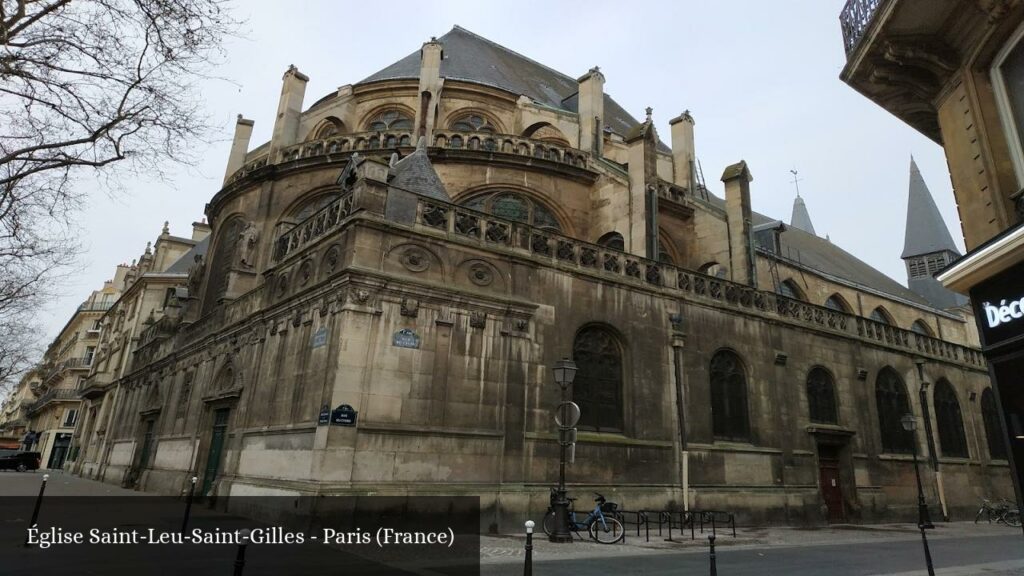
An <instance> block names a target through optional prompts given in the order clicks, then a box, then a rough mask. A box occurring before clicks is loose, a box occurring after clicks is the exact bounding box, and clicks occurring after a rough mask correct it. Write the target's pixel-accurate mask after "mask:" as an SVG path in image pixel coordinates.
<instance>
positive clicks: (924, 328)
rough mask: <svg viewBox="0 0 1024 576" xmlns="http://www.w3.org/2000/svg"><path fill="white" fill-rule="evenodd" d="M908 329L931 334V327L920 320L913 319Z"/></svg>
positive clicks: (922, 333)
mask: <svg viewBox="0 0 1024 576" xmlns="http://www.w3.org/2000/svg"><path fill="white" fill-rule="evenodd" d="M910 329H911V330H912V331H914V332H917V333H918V334H921V335H924V336H931V335H932V329H931V328H929V327H928V325H927V324H925V323H924V321H922V320H914V323H913V324H911V325H910Z"/></svg>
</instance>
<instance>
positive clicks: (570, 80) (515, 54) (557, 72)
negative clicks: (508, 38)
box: [449, 24, 578, 98]
mask: <svg viewBox="0 0 1024 576" xmlns="http://www.w3.org/2000/svg"><path fill="white" fill-rule="evenodd" d="M455 30H459V31H460V32H464V33H466V34H469V35H470V36H472V37H473V38H476V39H477V40H482V41H483V42H486V43H487V44H490V45H492V46H494V47H495V48H500V49H502V50H504V51H505V52H508V53H509V54H512V55H513V56H516V57H518V58H522V59H523V60H526V61H527V62H529V63H531V64H536V65H537V66H540V67H541V68H543V69H545V70H547V71H549V72H551V73H553V74H557V75H558V76H561V77H562V78H564V79H566V80H568V81H569V82H571V83H573V84H578V82H577V81H576V79H575V78H573V77H572V76H569V75H568V74H566V73H565V72H560V71H558V70H555V69H554V68H552V67H550V66H547V65H546V64H541V63H540V62H537V61H536V60H534V59H533V58H530V57H529V56H524V55H523V54H520V53H519V52H516V51H515V50H513V49H511V48H509V47H507V46H502V45H501V44H498V43H497V42H495V41H494V40H491V39H489V38H484V37H483V36H481V35H479V34H477V33H476V32H473V31H471V30H467V29H465V28H463V27H462V26H459V25H458V24H454V25H453V26H452V31H455ZM450 33H451V32H449V34H450ZM569 96H571V94H570V95H569ZM565 98H568V96H566V97H565Z"/></svg>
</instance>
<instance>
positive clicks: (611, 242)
mask: <svg viewBox="0 0 1024 576" xmlns="http://www.w3.org/2000/svg"><path fill="white" fill-rule="evenodd" d="M597 243H598V244H600V245H601V246H604V247H605V248H611V249H612V250H619V251H620V252H622V251H625V250H626V240H625V239H624V238H623V237H622V234H619V233H618V232H609V233H607V234H605V235H604V236H601V237H600V238H598V239H597Z"/></svg>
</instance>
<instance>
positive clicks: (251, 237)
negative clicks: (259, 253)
mask: <svg viewBox="0 0 1024 576" xmlns="http://www.w3.org/2000/svg"><path fill="white" fill-rule="evenodd" d="M259 237H260V233H259V230H257V228H256V224H255V223H253V222H249V223H248V224H246V225H245V227H244V228H242V231H241V232H239V233H238V244H237V250H238V264H239V265H240V266H242V267H244V268H252V267H253V263H254V260H255V251H256V242H257V241H258V240H259Z"/></svg>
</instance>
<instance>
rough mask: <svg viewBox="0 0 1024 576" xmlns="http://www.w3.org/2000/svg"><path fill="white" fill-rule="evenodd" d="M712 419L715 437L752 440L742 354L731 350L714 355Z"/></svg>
mask: <svg viewBox="0 0 1024 576" xmlns="http://www.w3.org/2000/svg"><path fill="white" fill-rule="evenodd" d="M711 421H712V429H713V432H714V435H715V438H720V439H724V440H741V441H746V440H749V439H750V420H749V415H748V413H747V376H746V374H745V372H744V370H743V363H742V362H741V361H740V358H739V356H737V355H736V354H735V353H734V352H730V351H728V350H722V351H720V352H717V353H716V354H715V355H714V356H713V357H712V358H711Z"/></svg>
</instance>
